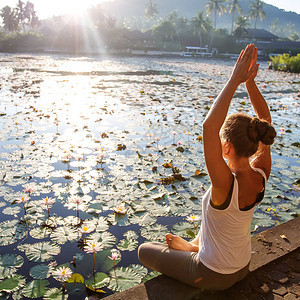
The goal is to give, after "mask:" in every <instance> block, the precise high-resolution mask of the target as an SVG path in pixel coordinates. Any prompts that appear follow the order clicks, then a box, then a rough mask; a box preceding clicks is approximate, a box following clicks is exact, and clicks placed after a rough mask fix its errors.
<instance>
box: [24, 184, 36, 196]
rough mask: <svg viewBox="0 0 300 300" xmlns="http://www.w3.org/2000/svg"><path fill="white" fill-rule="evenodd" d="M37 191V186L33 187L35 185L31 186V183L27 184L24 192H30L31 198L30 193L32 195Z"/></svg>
mask: <svg viewBox="0 0 300 300" xmlns="http://www.w3.org/2000/svg"><path fill="white" fill-rule="evenodd" d="M35 191H36V188H35V187H33V186H31V185H27V186H25V189H24V192H25V193H28V195H29V198H30V195H31V194H32V193H34V192H35Z"/></svg>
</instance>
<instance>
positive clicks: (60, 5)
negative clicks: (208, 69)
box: [0, 0, 300, 19]
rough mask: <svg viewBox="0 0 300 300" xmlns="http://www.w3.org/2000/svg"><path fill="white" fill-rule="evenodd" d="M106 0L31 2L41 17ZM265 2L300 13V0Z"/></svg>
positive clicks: (5, 1) (7, 1)
mask: <svg viewBox="0 0 300 300" xmlns="http://www.w3.org/2000/svg"><path fill="white" fill-rule="evenodd" d="M105 1H108V0H30V2H32V3H33V4H34V6H35V10H36V11H37V15H38V17H39V18H40V19H45V18H48V17H51V16H52V15H61V14H65V13H68V14H80V12H82V11H83V10H85V8H87V7H89V6H90V5H95V4H97V3H101V2H105ZM109 1H112V0H109ZM124 1H126V0H124ZM156 1H162V0H156ZM23 2H27V0H23ZM264 2H265V3H268V4H272V5H274V6H277V7H279V8H281V9H285V10H287V11H294V12H297V13H298V14H300V1H299V0H264ZM16 3H17V0H0V9H1V8H2V7H3V6H5V5H9V6H11V7H15V6H16Z"/></svg>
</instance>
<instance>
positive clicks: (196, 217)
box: [186, 215, 201, 222]
mask: <svg viewBox="0 0 300 300" xmlns="http://www.w3.org/2000/svg"><path fill="white" fill-rule="evenodd" d="M200 219H201V217H200V216H194V215H191V216H188V217H187V218H186V220H187V221H189V222H198V221H200Z"/></svg>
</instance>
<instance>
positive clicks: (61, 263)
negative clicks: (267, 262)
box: [0, 54, 300, 299]
mask: <svg viewBox="0 0 300 300" xmlns="http://www.w3.org/2000/svg"><path fill="white" fill-rule="evenodd" d="M233 64H234V62H232V61H230V60H228V61H221V60H219V61H218V60H205V59H199V60H196V59H193V58H154V57H152V58H143V57H113V58H112V57H102V58H97V57H71V56H58V55H57V56H46V55H17V54H15V55H5V54H2V55H1V56H0V72H1V73H0V76H1V77H0V99H1V101H0V128H1V132H0V136H1V139H0V166H1V168H0V180H1V189H0V280H1V281H0V291H2V292H0V293H1V294H0V295H1V296H0V297H1V299H11V298H12V299H32V298H40V299H67V297H68V296H69V297H70V299H83V298H84V297H85V296H86V295H90V294H93V293H97V294H98V295H100V297H104V296H107V295H109V294H111V293H114V292H119V291H122V290H124V289H127V288H129V287H131V286H134V285H136V284H139V283H140V282H144V281H146V280H148V279H150V278H152V277H154V276H157V275H158V273H156V272H151V271H150V270H147V269H146V268H145V267H143V266H142V265H141V264H140V263H139V261H138V259H137V247H138V245H139V244H141V243H142V242H144V241H162V242H163V241H164V235H165V234H166V233H167V232H170V231H171V232H173V233H175V234H178V235H180V236H182V237H184V238H192V237H193V236H194V235H195V234H196V232H197V230H198V228H199V224H200V223H201V220H199V221H193V218H189V217H192V216H195V218H194V220H197V216H201V196H202V195H203V193H204V192H205V191H206V190H207V189H208V187H209V178H208V175H207V171H206V169H205V163H204V158H203V145H202V132H201V124H202V122H203V120H204V117H205V115H206V114H207V112H208V110H209V108H210V106H211V104H212V102H213V99H214V98H215V97H216V96H217V94H218V93H219V92H220V90H221V89H222V87H223V85H224V83H225V82H226V80H227V79H228V77H229V75H230V72H231V70H232V66H233ZM260 69H261V70H260V71H259V75H258V82H259V86H260V88H261V90H262V93H263V95H264V96H265V98H266V100H267V102H268V103H269V105H270V108H271V114H272V118H273V122H274V126H275V128H276V130H277V131H278V137H277V139H276V142H275V144H274V146H273V147H272V159H273V168H272V173H271V177H270V180H269V182H268V185H267V193H266V195H265V198H264V201H263V203H262V204H261V205H260V206H259V207H257V208H256V211H255V214H254V219H253V223H252V227H251V230H252V233H257V232H260V231H263V230H265V229H267V228H270V227H272V226H275V225H277V224H279V223H282V222H285V221H288V220H290V219H293V218H295V217H297V216H298V215H299V173H300V172H299V170H300V165H299V142H298V137H299V131H300V130H299V125H298V124H299V122H300V114H299V113H300V108H299V98H300V92H299V83H300V78H299V75H295V74H294V75H292V74H285V73H279V72H274V71H271V70H268V69H267V63H266V62H262V63H261V66H260ZM235 111H242V112H246V113H248V114H250V115H252V114H253V111H252V110H251V107H250V103H249V100H248V98H247V93H246V90H245V88H244V86H241V87H239V89H238V90H237V92H236V94H235V96H234V100H233V105H232V107H231V109H230V112H235ZM63 267H65V269H63ZM71 273H72V275H71ZM62 289H64V293H62Z"/></svg>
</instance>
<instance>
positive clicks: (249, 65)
mask: <svg viewBox="0 0 300 300" xmlns="http://www.w3.org/2000/svg"><path fill="white" fill-rule="evenodd" d="M255 53H256V48H255V47H254V45H253V44H250V45H248V46H247V47H246V49H245V50H242V52H241V54H240V56H239V58H238V60H237V62H236V64H235V66H234V69H233V72H232V74H231V77H230V80H232V81H234V82H235V83H236V84H238V85H239V84H241V83H242V82H246V81H247V80H250V79H251V78H252V79H253V78H254V77H255V76H256V73H257V68H258V66H257V64H256V54H255Z"/></svg>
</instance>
